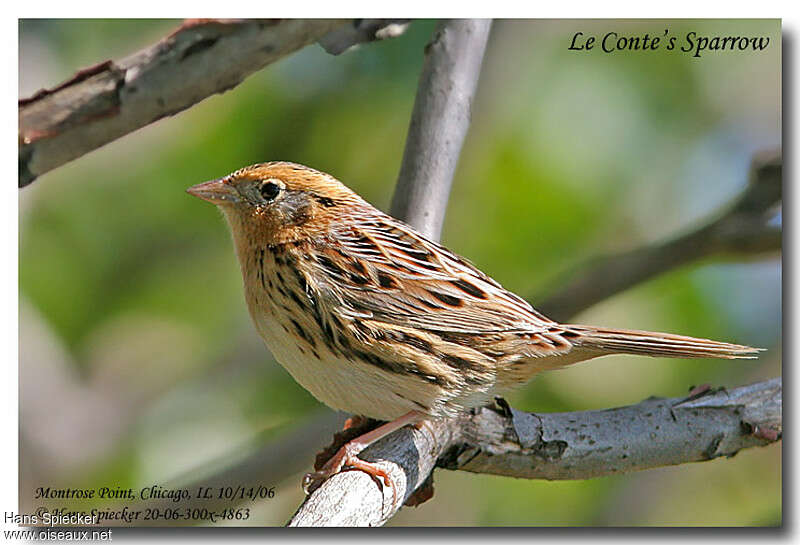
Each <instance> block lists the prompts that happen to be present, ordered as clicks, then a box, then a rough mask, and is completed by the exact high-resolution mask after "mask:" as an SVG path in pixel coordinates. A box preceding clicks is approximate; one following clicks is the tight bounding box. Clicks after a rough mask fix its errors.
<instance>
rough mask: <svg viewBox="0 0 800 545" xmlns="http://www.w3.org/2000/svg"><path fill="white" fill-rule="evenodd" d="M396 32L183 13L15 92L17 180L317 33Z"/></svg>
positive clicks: (330, 36)
mask: <svg viewBox="0 0 800 545" xmlns="http://www.w3.org/2000/svg"><path fill="white" fill-rule="evenodd" d="M399 33H402V28H400V27H398V25H396V24H395V20H390V19H380V20H375V19H362V20H355V21H353V20H347V19H336V20H321V19H286V20H252V19H251V20H215V19H195V20H188V21H186V22H184V23H183V24H182V25H181V26H180V27H179V28H178V29H177V30H175V31H174V32H173V33H172V34H170V35H169V36H167V37H166V38H164V39H162V40H161V41H159V42H158V43H156V44H155V45H152V46H150V47H148V48H146V49H143V50H142V51H139V52H138V53H135V54H134V55H131V56H129V57H127V58H124V59H122V60H120V61H110V60H109V61H105V62H101V63H98V64H96V65H94V66H91V67H89V68H86V69H84V70H81V71H79V72H78V73H77V74H76V75H75V76H74V77H73V78H72V79H70V80H68V81H66V82H64V83H62V84H61V85H59V86H57V87H55V88H53V89H49V90H41V91H39V92H38V93H36V94H35V95H34V96H32V97H30V98H26V99H23V100H20V101H19V186H20V187H23V186H25V185H28V184H29V183H31V182H32V181H33V180H35V179H36V177H37V176H41V175H42V174H44V173H45V172H48V171H50V170H52V169H54V168H56V167H58V166H61V165H63V164H64V163H66V162H68V161H71V160H73V159H76V158H78V157H80V156H82V155H84V154H86V153H88V152H90V151H92V150H94V149H96V148H99V147H100V146H102V145H104V144H107V143H108V142H111V141H112V140H115V139H117V138H119V137H121V136H124V135H125V134H128V133H129V132H132V131H134V130H136V129H139V128H141V127H144V126H146V125H148V124H150V123H153V122H155V121H158V120H159V119H161V118H164V117H167V116H171V115H174V114H176V113H178V112H180V111H182V110H185V109H186V108H188V107H190V106H192V105H193V104H195V103H197V102H200V101H201V100H203V99H205V98H206V97H208V96H211V95H213V94H215V93H222V92H225V91H227V90H229V89H231V88H233V87H235V86H237V85H238V84H239V83H241V82H242V81H243V80H244V79H245V78H246V77H247V76H249V75H250V74H252V73H253V72H255V71H257V70H260V69H261V68H263V67H264V66H266V65H268V64H270V63H273V62H275V61H276V60H278V59H280V58H281V57H284V56H286V55H288V54H290V53H292V52H294V51H296V50H298V49H300V48H302V47H304V46H306V45H308V44H311V43H314V42H315V41H317V40H322V41H324V42H325V43H326V47H328V48H329V49H331V50H333V49H336V51H337V52H341V51H344V50H345V49H347V48H348V47H349V46H351V45H354V44H356V43H360V42H364V41H371V40H375V39H382V38H387V37H392V36H396V35H398V34H399Z"/></svg>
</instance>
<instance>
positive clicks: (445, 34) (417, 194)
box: [391, 19, 492, 240]
mask: <svg viewBox="0 0 800 545" xmlns="http://www.w3.org/2000/svg"><path fill="white" fill-rule="evenodd" d="M491 24H492V21H491V19H455V20H449V21H443V22H441V23H439V25H438V26H437V28H436V30H435V31H434V33H433V38H432V39H431V42H430V43H429V44H428V45H427V46H426V48H425V64H424V66H423V68H422V74H421V75H420V78H419V87H418V88H417V97H416V99H415V101H414V111H413V113H412V114H411V124H410V126H409V128H408V137H407V138H406V149H405V152H404V154H403V163H402V166H401V167H400V175H399V177H398V179H397V185H396V187H395V192H394V197H393V198H392V207H391V214H392V215H393V216H395V217H396V218H400V219H402V220H404V221H405V222H406V223H408V224H409V225H412V226H413V227H414V228H415V229H417V230H418V231H420V232H422V233H424V234H426V235H428V236H429V237H431V238H433V239H435V240H438V239H439V236H440V234H441V232H442V223H443V222H444V211H445V208H446V207H447V200H448V198H449V196H450V186H451V184H452V181H453V176H454V175H455V172H456V166H457V165H458V158H459V155H460V154H461V146H462V144H463V143H464V138H465V137H466V135H467V130H468V129H469V123H470V115H471V114H470V110H471V108H472V100H473V97H474V96H475V90H476V88H477V85H478V76H479V75H480V71H481V64H482V62H483V54H484V52H485V50H486V42H487V40H488V38H489V29H490V28H491Z"/></svg>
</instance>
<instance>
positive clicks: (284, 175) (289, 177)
mask: <svg viewBox="0 0 800 545" xmlns="http://www.w3.org/2000/svg"><path fill="white" fill-rule="evenodd" d="M187 192H188V193H189V194H190V195H194V196H195V197H199V198H201V199H203V200H206V201H208V202H210V203H213V204H216V205H217V206H219V207H220V208H221V209H222V211H223V212H224V213H225V215H226V216H227V217H228V220H229V221H230V222H231V225H232V227H234V235H235V236H238V235H241V236H245V237H251V236H252V237H260V239H261V240H263V241H266V242H268V243H269V242H286V241H288V240H297V239H300V238H307V237H311V236H315V235H318V234H320V233H321V232H322V231H323V229H324V228H325V226H326V224H329V223H330V222H332V221H336V217H337V215H338V214H341V213H346V212H352V211H353V210H357V209H360V208H362V207H363V206H364V205H365V204H366V203H365V202H364V201H363V200H362V199H361V198H360V197H358V195H356V194H355V193H353V192H352V191H351V190H350V189H348V188H347V187H346V186H344V185H343V184H342V183H341V182H339V181H338V180H336V179H335V178H334V177H332V176H330V175H328V174H325V173H323V172H319V171H316V170H313V169H310V168H308V167H304V166H302V165H296V164H294V163H286V162H272V163H260V164H257V165H252V166H249V167H245V168H242V169H239V170H237V171H236V172H234V173H232V174H229V175H228V176H225V177H224V178H220V179H217V180H212V181H210V182H205V183H202V184H199V185H196V186H193V187H190V188H189V189H188V190H187Z"/></svg>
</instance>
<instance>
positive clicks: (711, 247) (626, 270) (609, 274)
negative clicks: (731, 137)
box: [535, 152, 782, 321]
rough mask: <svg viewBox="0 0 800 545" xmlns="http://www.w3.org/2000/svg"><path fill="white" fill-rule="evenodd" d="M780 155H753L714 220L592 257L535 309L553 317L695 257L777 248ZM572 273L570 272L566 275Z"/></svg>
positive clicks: (573, 311)
mask: <svg viewBox="0 0 800 545" xmlns="http://www.w3.org/2000/svg"><path fill="white" fill-rule="evenodd" d="M781 174H782V159H781V155H780V153H775V152H773V153H770V154H762V155H760V156H757V157H756V158H754V159H753V163H752V166H751V169H750V181H749V184H748V186H747V188H746V189H745V190H744V191H743V192H742V193H741V194H740V195H739V196H738V197H737V198H736V199H735V200H734V202H733V203H730V204H728V205H727V206H725V207H724V208H723V209H722V210H720V211H718V212H717V213H716V214H714V217H715V219H713V220H710V221H708V222H707V223H706V224H705V225H703V226H702V227H700V228H698V229H696V230H693V231H691V232H689V233H686V234H684V235H682V236H679V237H677V238H674V239H671V240H667V241H665V242H661V243H657V244H654V245H652V246H646V247H644V248H639V249H636V250H632V251H630V252H625V253H622V254H617V255H611V256H607V257H603V258H600V259H596V260H594V261H590V262H589V263H587V264H585V265H582V266H580V267H578V268H577V271H576V272H575V273H573V274H572V275H571V277H572V280H571V281H569V282H567V283H565V284H564V285H563V286H562V287H560V289H559V290H558V291H557V292H556V293H555V294H553V295H551V296H550V297H548V298H546V299H544V300H543V301H542V302H539V303H536V305H535V306H536V308H537V309H539V310H540V311H541V312H543V313H544V314H545V315H546V316H549V317H550V318H552V319H554V320H559V321H566V320H568V319H569V318H571V317H572V316H574V315H575V314H577V313H578V312H580V311H582V310H584V309H586V308H589V307H590V306H592V305H594V304H595V303H599V302H600V301H603V300H605V299H607V298H608V297H611V296H612V295H614V294H616V293H619V292H621V291H624V290H626V289H628V288H630V287H631V286H634V285H636V284H639V283H641V282H644V281H645V280H648V279H650V278H652V277H654V276H656V275H658V274H661V273H664V272H667V271H669V270H672V269H674V268H677V267H680V266H681V265H685V264H687V263H691V262H693V261H698V260H700V259H704V258H708V257H712V256H715V255H724V256H732V257H737V258H741V257H744V256H759V255H764V254H774V253H777V252H780V250H781V239H782V236H781V227H780V225H775V224H773V223H770V219H771V218H772V217H773V216H774V215H775V213H776V212H777V209H778V208H779V207H780V204H781V187H782V185H781V178H782V176H781ZM568 276H570V275H568Z"/></svg>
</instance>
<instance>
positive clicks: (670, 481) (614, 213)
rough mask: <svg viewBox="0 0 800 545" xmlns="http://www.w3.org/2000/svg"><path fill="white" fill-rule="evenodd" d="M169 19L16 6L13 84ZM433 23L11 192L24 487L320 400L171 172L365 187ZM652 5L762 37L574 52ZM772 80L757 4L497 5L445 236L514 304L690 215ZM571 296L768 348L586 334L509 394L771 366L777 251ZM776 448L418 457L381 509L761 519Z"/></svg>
mask: <svg viewBox="0 0 800 545" xmlns="http://www.w3.org/2000/svg"><path fill="white" fill-rule="evenodd" d="M177 24H178V22H177V21H150V20H126V21H121V20H110V21H107V20H90V21H82V20H69V21H65V20H59V21H48V20H30V21H22V22H21V23H20V96H21V97H22V96H28V95H30V94H32V93H33V92H34V91H35V90H36V89H38V88H40V87H50V86H53V85H55V84H56V83H58V82H59V81H61V80H63V79H65V78H67V77H69V76H70V75H71V74H72V73H73V72H74V71H75V70H76V69H78V68H81V67H83V66H86V65H89V64H93V63H95V62H98V61H100V60H104V59H106V58H109V57H112V58H120V57H121V56H125V55H127V54H129V53H132V52H134V51H135V50H137V49H139V48H142V47H144V46H147V45H149V44H151V43H153V42H154V41H155V40H157V39H158V38H160V37H161V36H163V35H166V34H167V33H168V32H170V31H171V30H172V29H173V28H174V27H175V26H177ZM434 26H435V22H433V21H417V22H415V23H413V24H412V25H411V26H410V28H409V30H408V31H407V33H406V34H405V35H403V36H402V37H400V38H397V39H393V40H389V41H386V42H382V43H375V44H370V45H366V46H363V47H360V48H359V49H357V50H355V51H351V52H348V53H346V54H343V55H341V56H338V57H333V56H330V55H328V54H326V53H325V52H324V51H323V50H322V49H321V48H320V47H319V46H317V45H314V46H310V47H307V48H306V49H304V50H302V51H300V52H298V53H296V54H294V55H292V56H291V57H288V58H286V59H283V60H281V61H280V62H279V63H277V64H275V65H272V66H270V67H268V68H267V69H265V70H263V71H261V72H259V73H257V74H255V75H254V76H252V77H250V78H249V79H247V80H246V81H245V82H244V83H243V84H242V85H240V86H239V87H236V88H235V89H233V90H231V91H229V92H227V93H225V94H223V95H216V96H213V97H211V98H209V99H207V100H205V101H203V102H202V103H200V104H198V105H197V106H195V107H193V108H191V109H190V110H188V111H185V112H183V113H181V114H179V115H177V116H175V117H173V118H169V119H165V120H162V121H159V122H157V123H156V124H154V125H152V126H148V127H146V128H144V129H142V130H140V131H138V132H136V133H134V134H131V135H129V136H126V137H124V138H122V139H120V140H118V141H116V142H113V143H111V144H109V145H107V146H105V147H104V148H102V149H100V150H98V151H95V152H93V153H91V154H89V155H87V156H85V157H83V158H81V159H79V160H77V161H74V162H72V163H70V164H68V165H66V166H64V167H62V168H60V169H58V170H56V171H54V172H52V173H49V174H47V175H45V176H43V177H42V178H41V179H39V180H37V181H36V182H35V183H34V184H33V185H32V186H31V187H28V188H25V189H24V190H22V191H20V270H19V273H20V375H21V389H20V407H21V411H20V414H21V417H20V418H21V422H20V426H21V433H20V438H21V441H20V445H21V447H20V448H21V455H20V461H21V465H22V467H21V475H22V479H21V490H20V496H21V500H22V507H23V509H24V508H26V507H27V508H32V507H34V506H35V502H34V501H33V500H32V498H31V494H32V491H33V488H34V487H35V486H40V485H41V484H39V483H43V484H46V485H49V486H73V487H75V486H80V487H87V486H108V485H110V486H123V487H127V486H131V487H133V488H135V489H137V488H141V487H142V486H149V485H150V484H154V483H159V484H163V483H175V482H178V483H180V482H181V479H182V478H185V477H186V476H187V475H190V476H191V475H194V476H196V471H198V469H197V468H203V471H209V472H214V471H215V470H216V471H218V470H219V469H222V468H225V467H227V466H229V465H230V464H231V463H234V462H235V460H236V459H238V457H240V456H241V455H242V453H243V452H246V451H247V450H248V449H250V448H253V445H257V444H260V443H263V441H278V442H279V441H281V437H282V436H283V435H284V434H285V433H287V432H289V431H291V430H292V429H296V428H297V427H299V426H302V424H303V422H304V421H306V420H308V419H311V418H315V417H317V416H318V415H319V414H320V413H321V412H322V411H327V410H328V409H327V408H324V407H322V406H321V405H319V404H318V403H317V402H316V401H315V400H314V399H313V398H312V397H311V396H310V395H309V394H308V393H306V392H305V391H304V390H303V389H302V388H300V387H299V386H298V385H297V384H295V383H294V382H293V380H292V379H291V377H290V376H289V375H288V374H287V373H286V372H285V371H284V370H283V369H282V368H281V367H280V366H279V365H277V364H276V363H275V362H274V361H273V360H272V358H271V356H270V355H269V353H268V351H266V350H265V349H264V348H263V346H262V345H261V341H260V339H259V338H258V337H257V335H256V334H255V331H254V329H253V328H252V326H251V325H250V322H249V318H248V316H247V311H246V309H245V305H244V301H243V297H242V293H241V285H240V284H241V281H240V276H239V271H238V266H237V264H236V262H235V259H234V255H233V249H232V246H231V244H230V240H229V235H228V233H227V229H226V228H225V226H224V224H223V222H222V220H221V217H220V214H219V213H218V212H217V211H216V210H215V209H213V207H211V206H209V205H207V204H204V203H202V202H200V201H198V200H196V199H193V198H190V197H189V196H187V195H186V194H185V193H184V190H185V189H186V188H187V187H188V186H190V185H193V184H195V183H198V182H200V181H203V180H207V179H211V178H216V177H219V176H221V175H224V174H226V173H228V172H230V171H232V170H235V169H236V168H238V167H241V166H244V165H246V164H250V163H254V162H261V161H267V160H274V159H283V160H291V161H296V162H300V163H304V164H307V165H309V166H313V167H314V168H317V169H320V170H324V171H327V172H330V173H332V174H334V175H335V176H337V177H338V178H339V179H341V180H343V181H344V182H345V183H347V184H348V185H350V186H351V187H352V188H353V189H354V190H356V191H357V192H359V193H361V194H362V195H363V196H364V197H365V198H366V199H367V200H369V201H370V202H372V203H373V204H375V205H376V206H378V207H380V208H383V209H386V208H387V207H388V203H389V201H390V198H391V194H392V190H393V184H394V181H395V179H396V175H397V172H398V168H399V164H400V159H401V157H402V152H403V145H404V140H405V135H406V130H407V127H408V121H409V117H410V113H411V108H412V105H413V99H414V94H415V90H416V85H417V78H418V75H419V71H420V68H421V65H422V60H423V56H422V50H423V47H424V45H425V43H426V41H427V40H428V38H429V36H430V34H431V32H432V30H433V28H434ZM665 29H668V30H669V32H670V35H673V36H678V37H682V36H684V35H685V34H686V33H687V32H690V31H695V32H697V33H698V34H700V35H709V36H714V35H722V36H725V35H744V36H768V37H769V38H770V45H769V47H768V48H767V49H766V50H765V51H763V52H758V53H754V52H752V51H748V52H739V51H736V52H730V51H728V52H716V53H715V52H707V53H705V54H703V55H702V57H700V58H694V57H692V56H691V55H689V54H685V53H680V52H677V51H673V52H668V51H665V50H663V49H661V50H659V51H655V52H652V51H650V52H617V53H614V54H606V53H603V52H601V51H599V50H595V51H593V52H588V53H587V52H574V51H568V46H569V43H570V40H571V38H572V36H573V34H574V33H575V32H578V31H582V32H584V34H595V35H598V36H602V35H603V34H605V32H608V31H611V30H614V31H617V32H619V33H620V34H625V35H642V34H643V33H645V32H648V33H650V35H651V36H653V35H661V34H663V32H664V30H665ZM679 41H680V40H679ZM780 82H781V35H780V23H779V22H778V21H774V20H773V21H770V20H760V21H744V20H738V21H651V22H641V21H640V22H636V21H578V20H570V21H524V20H519V21H497V22H496V23H495V25H494V28H493V34H492V37H491V40H490V44H489V49H488V53H487V56H486V59H485V63H484V70H483V74H482V79H481V82H480V87H479V91H478V96H477V99H476V102H475V104H474V108H473V123H472V127H471V130H470V134H469V136H468V138H467V141H466V144H465V148H464V152H463V154H462V159H461V162H460V164H459V169H458V172H457V175H456V180H455V183H454V187H453V193H452V199H451V203H450V207H449V211H448V216H447V220H446V224H445V228H444V234H443V242H444V243H445V244H447V245H448V246H449V247H451V248H452V249H453V250H455V251H457V252H458V253H460V254H463V255H465V256H467V257H469V258H470V259H471V260H472V261H473V262H475V263H476V264H477V265H478V266H479V267H481V268H482V269H483V270H485V271H486V272H487V273H489V274H491V275H492V276H494V277H495V278H496V279H498V280H499V281H500V282H502V283H503V284H504V285H505V286H506V287H508V288H509V289H511V290H513V291H516V292H517V293H520V294H521V295H524V296H529V297H532V301H533V302H534V304H535V301H536V300H537V299H540V298H541V297H543V296H544V295H546V294H547V293H548V292H550V291H551V290H553V289H554V288H556V287H558V286H559V284H560V283H561V282H562V281H563V278H564V275H565V273H566V272H567V271H569V270H571V268H572V267H574V266H576V265H578V264H580V263H581V262H583V261H584V260H585V259H587V258H590V257H592V256H596V255H601V254H604V253H607V252H613V251H620V250H624V249H629V248H633V247H637V246H639V245H643V244H647V243H650V242H653V241H656V240H659V239H661V238H663V237H666V236H669V235H671V234H675V233H677V232H680V231H681V230H684V229H688V228H691V226H692V225H694V224H696V223H697V222H699V221H701V220H702V218H704V217H706V216H707V215H708V214H710V213H712V212H713V211H715V210H717V209H718V207H719V206H721V205H723V204H724V203H726V202H728V201H729V200H730V199H731V198H732V197H733V196H734V195H735V194H736V193H737V192H738V191H739V190H740V189H741V188H742V187H743V186H744V184H745V181H746V172H747V168H748V166H749V162H750V158H751V155H752V153H753V152H755V151H758V150H761V149H765V148H774V147H778V146H780V144H781V88H780ZM776 221H780V217H778V218H777V219H776ZM575 321H579V322H584V323H593V324H603V325H609V326H619V327H635V328H640V329H656V330H658V329H660V330H665V331H675V332H682V333H686V334H691V335H696V336H707V337H712V338H719V339H726V340H731V341H734V342H740V343H744V344H750V345H753V346H762V347H766V348H768V349H769V351H768V352H767V353H766V355H765V356H763V357H762V358H760V359H759V360H758V361H745V362H723V361H710V360H687V361H669V360H650V359H644V358H635V357H608V358H603V359H601V360H596V361H594V362H592V363H590V364H586V365H580V366H577V367H575V368H571V369H568V370H565V371H560V372H555V373H551V374H548V375H546V376H542V377H539V378H537V379H536V380H535V381H534V382H533V383H532V384H531V385H529V386H528V387H526V388H524V389H522V390H520V391H519V392H516V393H515V394H514V395H513V396H511V398H510V399H511V401H512V403H513V404H515V406H518V407H520V408H525V409H529V410H537V411H566V410H579V409H588V408H605V407H609V406H614V405H622V404H627V403H633V402H637V401H639V400H641V399H643V398H645V397H648V396H651V395H658V396H677V395H681V394H683V393H685V392H686V391H687V389H688V388H689V387H690V386H691V385H695V384H701V383H711V384H713V385H723V386H736V385H739V384H743V383H747V382H754V381H756V380H760V379H763V378H768V377H772V376H779V375H780V373H781V363H780V362H781V263H780V258H779V256H772V257H768V258H765V259H759V260H755V261H753V262H749V263H732V262H722V261H713V262H704V263H698V264H696V265H693V266H691V267H687V268H683V269H681V270H678V271H675V272H671V273H669V274H665V275H663V276H661V277H659V278H656V279H654V280H652V281H650V282H647V283H645V284H642V285H640V286H637V287H635V288H633V289H631V290H629V291H627V292H625V293H623V294H620V295H619V296H616V297H614V298H612V299H610V300H608V301H605V302H603V303H601V304H599V305H596V306H595V307H594V308H592V309H590V310H588V311H587V312H585V313H583V314H582V315H580V316H578V317H576V318H575ZM328 439H329V437H321V438H320V444H323V443H325V442H326V441H327V440H328ZM780 448H781V447H780V446H779V445H774V446H771V447H768V448H764V449H751V450H748V451H743V452H741V453H739V454H738V455H737V456H736V457H734V458H732V459H718V460H715V461H712V462H708V463H703V464H695V465H688V466H681V467H676V468H664V469H658V470H651V471H647V472H642V473H638V474H628V475H619V476H615V477H608V478H602V479H594V480H591V481H578V482H543V481H542V482H538V481H524V480H515V479H509V478H501V477H494V476H483V475H471V474H466V473H464V474H461V473H453V472H445V471H438V472H437V481H436V496H435V497H434V499H433V500H432V501H431V502H428V503H427V504H425V505H423V506H422V507H419V508H417V509H404V510H403V511H402V512H401V513H400V514H399V515H398V516H397V517H396V518H395V519H393V521H392V522H391V524H394V525H448V524H459V525H559V526H560V525H567V526H571V525H776V524H780V523H781V482H780V480H781V451H780ZM311 461H312V460H311V458H310V457H309V459H308V465H309V467H310V465H311ZM299 481H300V475H299V474H298V475H292V476H289V477H287V479H286V480H285V481H283V482H279V483H263V484H269V485H275V486H277V494H276V498H275V499H273V500H269V501H267V502H263V503H260V504H257V505H255V506H253V509H252V511H253V518H252V519H251V521H250V523H252V524H265V525H269V524H282V523H284V522H285V521H286V520H287V518H288V516H289V515H290V514H291V513H292V512H293V510H294V508H295V507H296V506H297V505H298V504H299V502H300V501H301V498H302V493H301V491H300V486H299ZM245 484H247V483H245ZM251 484H259V483H251Z"/></svg>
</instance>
